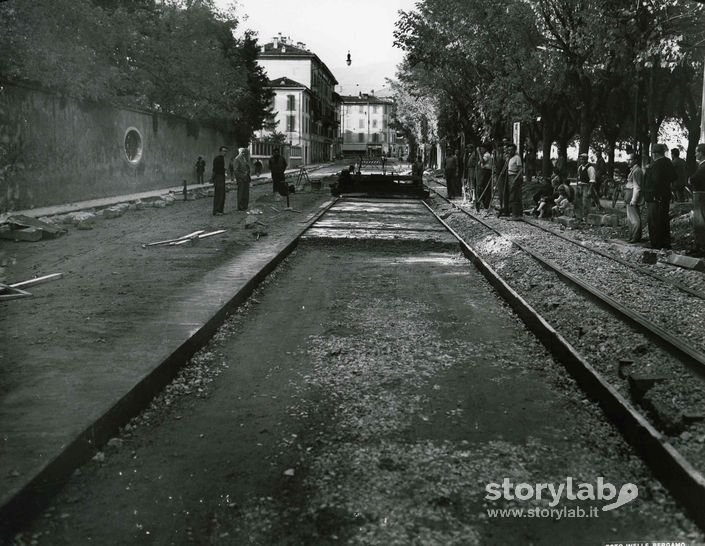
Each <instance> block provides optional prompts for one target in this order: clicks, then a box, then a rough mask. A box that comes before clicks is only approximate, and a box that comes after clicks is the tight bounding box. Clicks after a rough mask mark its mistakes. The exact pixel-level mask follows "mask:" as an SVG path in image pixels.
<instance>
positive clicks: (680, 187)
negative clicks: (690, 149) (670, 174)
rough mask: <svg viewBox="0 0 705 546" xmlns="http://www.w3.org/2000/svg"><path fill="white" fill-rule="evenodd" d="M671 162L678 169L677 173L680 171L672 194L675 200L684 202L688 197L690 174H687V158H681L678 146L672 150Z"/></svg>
mask: <svg viewBox="0 0 705 546" xmlns="http://www.w3.org/2000/svg"><path fill="white" fill-rule="evenodd" d="M671 163H672V164H673V168H674V169H676V173H678V178H677V179H676V181H675V182H674V183H673V188H672V190H673V194H672V195H673V198H674V200H675V201H678V202H683V201H685V198H686V193H685V186H686V183H687V182H688V175H687V174H686V172H687V169H686V166H685V160H684V159H681V151H680V150H679V149H678V148H673V149H672V150H671Z"/></svg>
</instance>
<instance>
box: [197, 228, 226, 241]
mask: <svg viewBox="0 0 705 546" xmlns="http://www.w3.org/2000/svg"><path fill="white" fill-rule="evenodd" d="M226 231H228V230H227V229H219V230H218V231H211V232H210V233H204V234H203V235H199V236H198V238H199V239H205V238H206V237H212V236H213V235H220V234H221V233H225V232H226Z"/></svg>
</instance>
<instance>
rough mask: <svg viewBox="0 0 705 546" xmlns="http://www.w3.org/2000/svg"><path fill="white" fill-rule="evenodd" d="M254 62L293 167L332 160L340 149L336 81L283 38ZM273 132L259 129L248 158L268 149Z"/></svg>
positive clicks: (265, 47) (275, 40) (303, 48)
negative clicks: (270, 98) (271, 98)
mask: <svg viewBox="0 0 705 546" xmlns="http://www.w3.org/2000/svg"><path fill="white" fill-rule="evenodd" d="M257 62H258V63H259V64H260V65H261V66H262V67H263V68H264V70H265V71H266V73H267V77H268V78H269V80H270V87H271V89H272V90H273V91H274V104H273V110H274V112H275V115H274V120H273V121H274V122H275V124H276V126H275V131H277V132H278V133H283V134H284V135H285V136H286V142H287V147H288V148H289V153H288V154H287V155H288V159H289V164H290V165H291V166H296V165H300V164H309V163H320V162H325V161H330V160H331V159H333V158H335V156H336V155H337V154H338V153H339V150H338V138H337V137H338V123H339V121H338V102H337V100H338V98H339V96H338V95H337V94H336V93H335V92H334V88H335V85H336V84H337V83H338V81H337V80H336V79H335V77H334V76H333V74H332V73H331V71H330V70H329V69H328V67H327V66H326V65H325V63H323V61H321V60H320V59H319V58H318V56H317V55H316V54H315V53H312V52H311V51H309V50H308V49H307V48H306V45H305V44H304V43H302V42H296V43H293V42H292V41H291V39H290V38H287V37H284V36H282V35H281V34H280V35H279V36H277V37H275V38H273V39H272V41H271V42H269V43H267V44H264V45H263V46H262V47H261V50H260V53H259V56H258V59H257ZM268 134H271V131H266V130H261V131H258V132H257V134H256V139H255V142H253V144H252V152H253V153H252V155H253V157H257V156H259V155H264V154H259V153H257V152H258V151H262V152H265V151H267V150H268V149H269V147H268V146H265V145H264V141H265V140H266V136H267V135H268Z"/></svg>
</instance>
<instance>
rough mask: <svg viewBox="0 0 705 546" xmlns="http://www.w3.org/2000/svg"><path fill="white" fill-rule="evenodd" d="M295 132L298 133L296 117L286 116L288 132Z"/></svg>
mask: <svg viewBox="0 0 705 546" xmlns="http://www.w3.org/2000/svg"><path fill="white" fill-rule="evenodd" d="M294 131H296V116H294V115H289V116H286V132H287V133H293V132H294Z"/></svg>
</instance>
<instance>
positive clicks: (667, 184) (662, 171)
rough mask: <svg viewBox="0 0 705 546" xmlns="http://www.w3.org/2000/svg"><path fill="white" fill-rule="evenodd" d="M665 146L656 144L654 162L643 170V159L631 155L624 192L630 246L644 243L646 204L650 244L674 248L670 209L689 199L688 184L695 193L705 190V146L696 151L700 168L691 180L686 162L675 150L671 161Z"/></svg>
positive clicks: (653, 150) (662, 247) (660, 247)
mask: <svg viewBox="0 0 705 546" xmlns="http://www.w3.org/2000/svg"><path fill="white" fill-rule="evenodd" d="M666 152H667V148H666V146H665V145H664V144H660V143H658V144H652V145H651V156H652V161H651V163H650V164H649V165H648V166H647V167H646V169H645V170H644V169H642V168H641V157H640V156H639V155H638V154H636V153H632V154H631V155H630V156H629V167H630V168H629V174H628V175H627V183H626V185H625V190H624V202H625V204H626V206H627V220H628V222H629V239H628V242H629V243H638V242H640V241H641V232H642V221H641V207H642V206H643V205H644V203H645V204H646V221H647V225H648V227H649V242H650V244H651V247H652V248H657V249H669V248H671V223H670V217H669V209H670V204H671V201H672V200H685V194H686V188H687V187H688V185H689V186H690V188H691V189H692V191H694V192H703V191H705V143H700V144H698V145H697V147H696V148H695V159H696V161H697V168H696V170H695V172H694V173H693V174H692V175H691V176H690V179H688V178H687V174H686V169H685V161H684V160H682V159H681V158H680V153H676V152H678V150H677V149H675V150H671V159H669V158H667V157H666Z"/></svg>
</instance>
